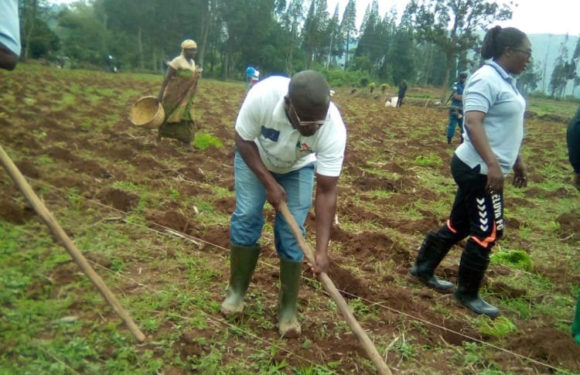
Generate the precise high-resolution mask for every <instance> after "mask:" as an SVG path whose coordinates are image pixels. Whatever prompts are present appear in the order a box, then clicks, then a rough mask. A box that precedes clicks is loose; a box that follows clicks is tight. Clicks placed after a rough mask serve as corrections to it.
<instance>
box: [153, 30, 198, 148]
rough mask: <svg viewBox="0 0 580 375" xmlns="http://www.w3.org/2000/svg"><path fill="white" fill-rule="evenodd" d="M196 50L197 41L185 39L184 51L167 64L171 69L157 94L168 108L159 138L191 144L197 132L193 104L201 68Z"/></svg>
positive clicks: (182, 44)
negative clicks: (198, 64)
mask: <svg viewBox="0 0 580 375" xmlns="http://www.w3.org/2000/svg"><path fill="white" fill-rule="evenodd" d="M196 53H197V43H195V42H194V41H193V40H191V39H187V40H184V41H183V42H182V43H181V54H180V55H179V56H177V57H176V58H174V59H173V60H171V61H170V62H169V63H168V64H167V65H168V67H169V70H168V71H167V75H166V77H165V80H164V81H163V84H162V85H161V90H160V91H159V95H158V96H157V100H159V102H161V103H162V104H163V108H164V109H165V121H163V124H161V126H160V127H159V135H158V140H161V138H162V137H165V138H173V139H177V140H179V141H181V142H183V143H185V144H187V145H191V141H192V140H193V137H194V135H195V122H194V121H193V116H192V114H191V112H192V109H193V108H192V104H193V98H194V97H195V91H196V89H197V82H198V80H199V73H201V71H202V70H201V69H200V68H197V67H196V66H195V61H194V60H193V58H194V56H195V54H196Z"/></svg>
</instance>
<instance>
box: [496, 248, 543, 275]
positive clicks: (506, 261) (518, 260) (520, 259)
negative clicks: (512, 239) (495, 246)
mask: <svg viewBox="0 0 580 375" xmlns="http://www.w3.org/2000/svg"><path fill="white" fill-rule="evenodd" d="M491 263H492V264H503V265H506V266H509V267H513V268H519V269H522V270H525V271H532V270H533V269H534V262H532V259H531V258H530V255H529V254H528V253H526V252H525V251H523V250H508V251H500V252H496V253H493V254H492V255H491Z"/></svg>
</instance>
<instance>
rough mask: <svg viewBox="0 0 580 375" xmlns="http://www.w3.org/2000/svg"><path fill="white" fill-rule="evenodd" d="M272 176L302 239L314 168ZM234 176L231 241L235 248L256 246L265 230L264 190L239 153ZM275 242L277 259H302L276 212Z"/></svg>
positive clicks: (294, 241)
mask: <svg viewBox="0 0 580 375" xmlns="http://www.w3.org/2000/svg"><path fill="white" fill-rule="evenodd" d="M272 175H273V176H274V178H275V179H276V181H277V182H278V183H279V184H280V185H281V186H282V187H283V188H284V190H285V191H286V198H287V200H288V209H289V210H290V212H291V213H292V215H293V216H294V219H295V220H296V222H297V223H298V226H299V227H300V230H301V231H302V235H304V234H305V233H306V230H305V229H304V222H305V221H306V216H307V215H308V211H309V210H310V206H311V205H312V189H313V187H314V164H310V165H307V166H305V167H303V168H301V169H299V170H296V171H292V172H290V173H284V174H278V173H272ZM234 176H235V189H236V209H235V211H234V213H233V215H232V219H231V222H230V240H231V242H232V243H233V244H236V245H242V246H256V245H257V244H258V240H259V239H260V236H261V234H262V228H263V227H264V204H265V203H266V190H265V189H264V185H262V182H261V181H260V180H259V179H258V177H256V175H255V174H254V172H252V170H251V169H250V167H248V166H247V164H246V163H245V162H244V160H243V159H242V156H241V155H240V154H239V153H238V152H236V155H235V158H234ZM274 240H275V245H276V251H277V252H278V256H279V257H280V258H283V259H287V260H294V261H302V260H303V259H304V254H303V253H302V250H301V249H300V247H299V246H298V242H297V241H296V239H295V238H294V235H293V234H292V231H291V229H290V226H289V225H288V224H287V223H286V221H285V220H284V218H283V217H282V214H281V213H279V212H278V213H276V222H275V224H274Z"/></svg>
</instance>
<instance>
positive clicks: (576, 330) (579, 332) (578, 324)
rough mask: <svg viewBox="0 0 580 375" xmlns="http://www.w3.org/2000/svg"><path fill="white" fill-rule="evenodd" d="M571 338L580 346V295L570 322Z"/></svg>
mask: <svg viewBox="0 0 580 375" xmlns="http://www.w3.org/2000/svg"><path fill="white" fill-rule="evenodd" d="M572 336H573V337H574V341H576V344H579V345H580V295H579V296H578V302H577V303H576V315H575V316H574V321H573V322H572Z"/></svg>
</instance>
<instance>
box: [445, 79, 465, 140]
mask: <svg viewBox="0 0 580 375" xmlns="http://www.w3.org/2000/svg"><path fill="white" fill-rule="evenodd" d="M466 78H467V73H466V72H461V73H459V79H458V80H457V81H456V82H454V83H453V87H452V91H451V96H450V99H451V106H450V107H449V124H448V125H447V144H449V145H450V144H451V139H453V135H454V134H455V126H456V125H458V126H459V134H460V137H461V138H460V139H461V141H460V143H461V142H463V89H464V88H465V79H466Z"/></svg>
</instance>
